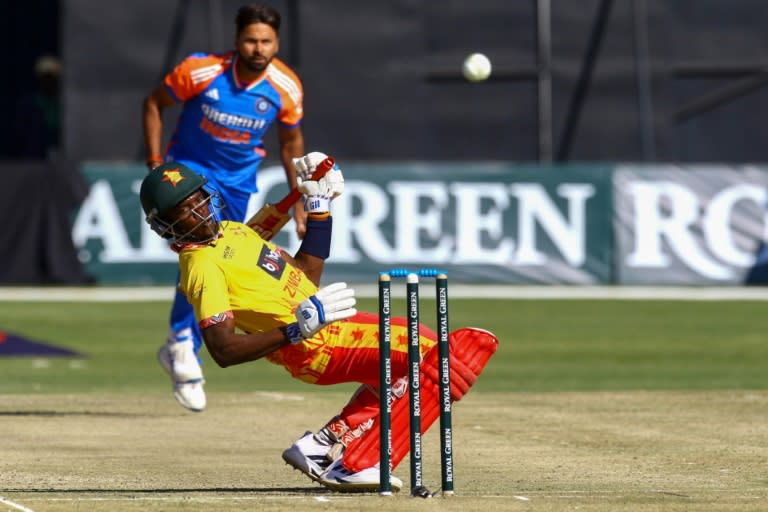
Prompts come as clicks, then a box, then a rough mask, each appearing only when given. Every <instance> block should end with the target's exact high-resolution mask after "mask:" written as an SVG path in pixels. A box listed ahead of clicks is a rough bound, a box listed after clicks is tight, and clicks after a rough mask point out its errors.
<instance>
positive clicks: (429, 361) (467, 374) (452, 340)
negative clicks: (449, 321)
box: [421, 327, 499, 401]
mask: <svg viewBox="0 0 768 512" xmlns="http://www.w3.org/2000/svg"><path fill="white" fill-rule="evenodd" d="M448 339H449V346H450V356H451V358H450V359H451V361H450V365H451V400H453V401H458V400H461V398H462V397H463V396H464V395H465V394H467V392H468V391H469V388H471V387H472V385H473V384H474V383H475V381H476V380H477V378H478V377H479V376H480V374H481V373H482V372H483V369H484V368H485V365H486V364H488V361H489V360H490V359H491V356H493V354H494V353H495V352H496V348H497V347H498V345H499V340H498V339H497V338H496V336H494V335H493V334H492V333H490V332H488V331H485V330H483V329H477V328H474V327H467V328H464V329H459V330H456V331H454V332H452V333H451V334H450V335H449V338H448ZM437 358H438V349H437V347H434V348H432V350H430V351H429V353H427V355H426V356H425V357H424V361H423V362H422V364H421V373H422V375H424V376H425V377H427V378H429V379H430V380H432V382H434V383H435V384H436V383H438V382H440V375H439V370H438V368H439V363H438V360H437ZM422 380H423V378H422Z"/></svg>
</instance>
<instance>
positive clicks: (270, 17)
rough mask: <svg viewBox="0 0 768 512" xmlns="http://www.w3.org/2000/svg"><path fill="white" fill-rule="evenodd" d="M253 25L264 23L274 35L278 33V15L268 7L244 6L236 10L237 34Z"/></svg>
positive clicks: (257, 5)
mask: <svg viewBox="0 0 768 512" xmlns="http://www.w3.org/2000/svg"><path fill="white" fill-rule="evenodd" d="M254 23H266V24H267V25H269V26H270V27H272V28H273V29H274V31H275V33H276V34H279V33H280V13H279V12H277V10H276V9H274V8H273V7H270V6H268V5H263V4H251V5H244V6H242V7H241V8H239V9H238V10H237V17H235V26H236V27H237V33H238V34H239V33H240V32H242V31H243V30H245V28H246V27H247V26H249V25H253V24H254Z"/></svg>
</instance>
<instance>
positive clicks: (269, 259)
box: [258, 245, 285, 281]
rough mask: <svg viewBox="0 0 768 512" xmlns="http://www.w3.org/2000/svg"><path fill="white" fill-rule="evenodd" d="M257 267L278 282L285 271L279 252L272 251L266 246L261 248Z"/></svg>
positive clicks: (283, 261)
mask: <svg viewBox="0 0 768 512" xmlns="http://www.w3.org/2000/svg"><path fill="white" fill-rule="evenodd" d="M258 265H259V267H261V268H262V269H263V270H264V272H266V273H267V274H269V275H271V276H272V277H274V278H275V279H277V280H278V281H279V280H280V278H281V277H282V276H283V271H284V270H285V260H284V259H283V258H281V257H280V251H273V250H271V249H270V248H269V247H267V246H266V245H265V246H264V247H262V248H261V254H259V261H258Z"/></svg>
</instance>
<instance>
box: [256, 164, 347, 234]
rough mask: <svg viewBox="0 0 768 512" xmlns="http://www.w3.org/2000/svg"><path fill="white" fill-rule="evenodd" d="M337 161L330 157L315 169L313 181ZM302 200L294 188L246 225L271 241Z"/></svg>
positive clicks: (268, 205)
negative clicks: (293, 208)
mask: <svg viewBox="0 0 768 512" xmlns="http://www.w3.org/2000/svg"><path fill="white" fill-rule="evenodd" d="M335 163H336V161H335V160H334V159H333V158H332V157H330V156H329V157H328V158H326V159H325V160H323V161H322V162H320V163H319V164H317V167H316V168H315V172H314V173H312V176H311V177H310V178H309V179H310V180H312V181H317V180H319V179H320V178H322V177H323V176H325V174H326V173H327V172H328V171H330V170H331V169H333V166H334V164H335ZM299 199H301V192H300V191H299V189H297V188H296V187H294V188H292V189H291V191H290V192H288V194H287V195H286V196H285V197H283V198H282V199H281V200H280V201H279V202H278V203H277V204H274V205H273V204H269V203H267V204H265V205H264V206H262V207H261V208H260V209H259V211H258V212H256V213H255V214H254V215H253V217H251V218H250V219H248V220H247V221H246V224H247V225H248V226H249V227H250V228H251V229H253V230H254V231H256V232H257V233H259V235H261V237H262V238H263V239H264V240H271V239H272V237H273V236H275V234H276V233H278V232H279V231H280V230H281V229H282V228H283V226H285V224H286V223H287V222H288V221H289V220H291V216H290V215H289V214H288V211H289V210H290V209H291V206H293V205H294V204H295V203H296V201H298V200H299ZM257 228H258V229H257Z"/></svg>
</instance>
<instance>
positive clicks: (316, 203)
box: [304, 196, 331, 213]
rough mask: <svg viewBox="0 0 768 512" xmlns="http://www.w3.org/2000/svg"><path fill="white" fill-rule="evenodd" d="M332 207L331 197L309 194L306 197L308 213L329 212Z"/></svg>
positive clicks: (305, 209) (305, 203)
mask: <svg viewBox="0 0 768 512" xmlns="http://www.w3.org/2000/svg"><path fill="white" fill-rule="evenodd" d="M330 209H331V198H329V197H325V196H308V197H306V198H305V199H304V211H305V212H307V213H327V212H329V211H330Z"/></svg>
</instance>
